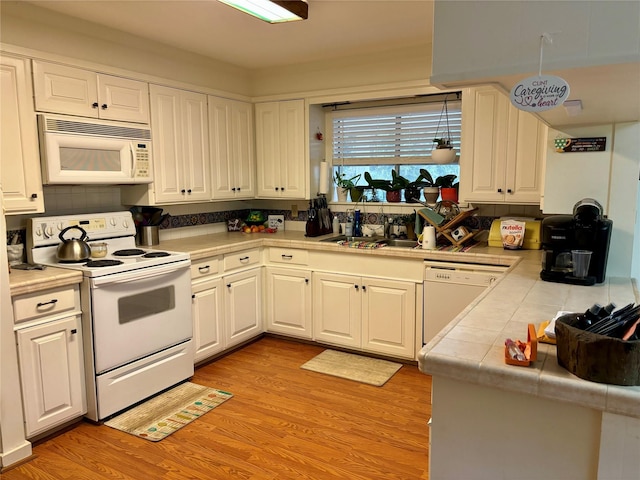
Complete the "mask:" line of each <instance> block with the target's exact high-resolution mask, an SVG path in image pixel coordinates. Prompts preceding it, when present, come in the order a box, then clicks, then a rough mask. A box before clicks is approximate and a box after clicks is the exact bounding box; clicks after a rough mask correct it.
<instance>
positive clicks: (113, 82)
mask: <svg viewBox="0 0 640 480" xmlns="http://www.w3.org/2000/svg"><path fill="white" fill-rule="evenodd" d="M33 78H34V88H35V101H36V110H38V111H41V112H53V113H63V114H69V115H78V116H82V117H93V118H101V119H104V120H121V121H127V122H138V123H149V86H148V84H147V83H145V82H140V81H137V80H131V79H128V78H122V77H116V76H112V75H104V74H100V73H95V72H91V71H88V70H82V69H79V68H74V67H67V66H64V65H58V64H54V63H47V62H41V61H37V60H34V61H33Z"/></svg>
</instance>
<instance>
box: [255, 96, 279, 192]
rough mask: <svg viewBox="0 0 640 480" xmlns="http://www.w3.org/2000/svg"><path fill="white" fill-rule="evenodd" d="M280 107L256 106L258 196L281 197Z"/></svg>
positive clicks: (267, 104)
mask: <svg viewBox="0 0 640 480" xmlns="http://www.w3.org/2000/svg"><path fill="white" fill-rule="evenodd" d="M280 141H281V139H280V106H279V104H278V102H267V103H258V104H256V159H257V172H258V196H262V197H271V198H274V197H280V187H282V186H283V185H282V184H281V183H282V182H281V180H280V163H281V160H280Z"/></svg>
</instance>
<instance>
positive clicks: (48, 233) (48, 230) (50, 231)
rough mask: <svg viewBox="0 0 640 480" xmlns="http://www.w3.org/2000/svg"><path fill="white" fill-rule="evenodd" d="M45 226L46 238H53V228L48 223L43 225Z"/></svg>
mask: <svg viewBox="0 0 640 480" xmlns="http://www.w3.org/2000/svg"><path fill="white" fill-rule="evenodd" d="M43 227H44V238H51V237H52V236H53V228H51V227H47V226H46V225H43Z"/></svg>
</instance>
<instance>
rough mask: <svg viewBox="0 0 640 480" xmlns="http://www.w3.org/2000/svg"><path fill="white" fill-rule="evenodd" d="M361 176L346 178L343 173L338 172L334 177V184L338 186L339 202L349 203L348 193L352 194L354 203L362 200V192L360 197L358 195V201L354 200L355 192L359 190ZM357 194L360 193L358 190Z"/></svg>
mask: <svg viewBox="0 0 640 480" xmlns="http://www.w3.org/2000/svg"><path fill="white" fill-rule="evenodd" d="M360 176H361V175H360V174H358V175H355V176H353V177H351V178H346V177H345V175H344V174H343V173H341V172H338V171H336V173H335V175H334V177H333V183H335V185H336V193H337V197H338V201H339V202H346V201H347V193H348V192H351V200H353V201H354V202H357V201H358V200H360V197H361V196H362V192H361V191H360V193H359V195H356V196H357V197H358V198H357V199H354V194H353V190H356V189H357V187H356V183H358V180H360ZM356 192H358V190H356Z"/></svg>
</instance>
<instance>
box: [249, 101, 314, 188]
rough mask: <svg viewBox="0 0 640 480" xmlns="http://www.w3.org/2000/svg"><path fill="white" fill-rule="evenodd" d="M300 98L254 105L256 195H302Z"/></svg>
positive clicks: (303, 158) (303, 160)
mask: <svg viewBox="0 0 640 480" xmlns="http://www.w3.org/2000/svg"><path fill="white" fill-rule="evenodd" d="M305 140H306V138H305V115H304V101H303V100H287V101H283V102H265V103H257V104H256V153H257V171H258V197H265V198H305V196H306V195H307V192H306V187H305V178H306V175H307V173H306V172H307V160H306V156H305Z"/></svg>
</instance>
